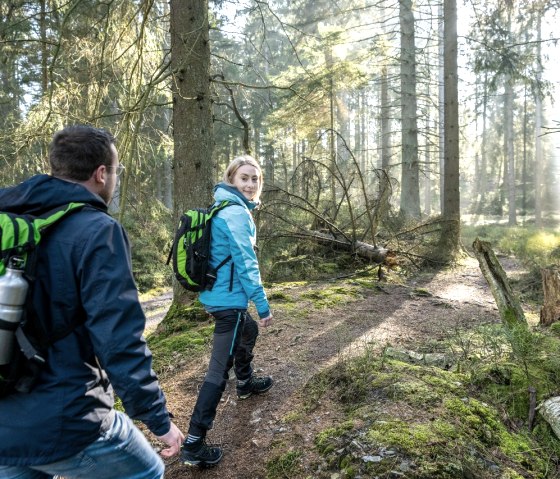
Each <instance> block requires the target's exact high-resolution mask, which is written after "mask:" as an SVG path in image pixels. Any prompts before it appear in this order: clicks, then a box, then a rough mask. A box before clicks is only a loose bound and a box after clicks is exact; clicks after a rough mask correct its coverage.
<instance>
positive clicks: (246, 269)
mask: <svg viewBox="0 0 560 479" xmlns="http://www.w3.org/2000/svg"><path fill="white" fill-rule="evenodd" d="M224 212H226V215H224V218H223V219H222V217H221V216H218V217H217V218H216V220H217V221H216V222H217V223H218V228H219V229H222V230H223V232H224V234H225V235H226V236H227V237H228V239H229V244H230V251H231V257H232V259H233V264H234V267H235V270H236V272H237V275H238V277H239V280H240V281H241V285H242V287H243V290H244V291H245V294H246V295H247V297H248V298H249V299H250V300H251V301H253V303H254V304H255V307H256V308H257V312H258V313H259V317H260V318H266V317H267V316H269V315H270V306H269V305H268V300H267V298H266V293H265V291H264V287H263V285H262V281H261V274H260V271H259V263H258V260H257V255H256V254H255V249H254V245H253V240H254V238H255V235H254V232H253V229H254V223H253V220H252V219H251V217H250V216H249V213H248V212H247V211H245V209H244V208H243V207H235V206H234V207H231V208H227V209H226V210H224Z"/></svg>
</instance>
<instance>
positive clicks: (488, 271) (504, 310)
mask: <svg viewBox="0 0 560 479" xmlns="http://www.w3.org/2000/svg"><path fill="white" fill-rule="evenodd" d="M473 249H474V254H475V256H476V258H477V259H478V263H479V265H480V269H481V271H482V274H483V275H484V278H485V279H486V282H487V283H488V286H490V291H492V295H493V296H494V299H495V300H496V304H497V305H498V311H499V312H500V317H501V318H502V321H503V322H504V323H505V325H506V327H508V328H511V327H513V326H516V325H524V326H526V325H527V320H526V319H525V314H524V313H523V309H522V308H521V305H520V304H519V301H518V300H517V298H516V296H515V295H514V294H513V291H512V289H511V286H510V284H509V281H508V279H507V275H506V272H505V271H504V269H503V268H502V265H501V264H500V262H499V261H498V258H496V255H495V254H494V251H492V248H491V246H490V243H488V242H486V241H480V240H479V239H478V238H477V239H476V240H474V243H473Z"/></svg>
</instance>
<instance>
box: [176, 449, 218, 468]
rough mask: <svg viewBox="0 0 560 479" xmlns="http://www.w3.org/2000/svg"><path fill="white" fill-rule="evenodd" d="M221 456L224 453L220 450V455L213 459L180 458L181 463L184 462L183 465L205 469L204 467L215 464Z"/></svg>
mask: <svg viewBox="0 0 560 479" xmlns="http://www.w3.org/2000/svg"><path fill="white" fill-rule="evenodd" d="M223 457H224V453H223V452H222V453H221V454H220V457H219V458H218V459H214V460H213V461H205V460H198V459H185V458H183V459H181V463H182V464H184V465H185V466H190V467H200V468H201V469H206V468H210V467H215V466H217V465H218V463H219V462H220V461H221V460H222V458H223Z"/></svg>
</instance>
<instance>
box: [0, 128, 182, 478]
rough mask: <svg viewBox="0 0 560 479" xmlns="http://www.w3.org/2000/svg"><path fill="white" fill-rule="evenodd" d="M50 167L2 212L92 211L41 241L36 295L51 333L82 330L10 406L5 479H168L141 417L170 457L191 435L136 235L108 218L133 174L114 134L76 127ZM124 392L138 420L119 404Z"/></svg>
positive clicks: (0, 441) (1, 410)
mask: <svg viewBox="0 0 560 479" xmlns="http://www.w3.org/2000/svg"><path fill="white" fill-rule="evenodd" d="M49 160H50V165H51V170H52V176H49V175H38V176H34V177H33V178H31V179H29V180H27V181H24V182H23V183H21V184H20V185H17V186H15V187H12V188H8V189H4V190H0V210H2V211H11V212H14V213H18V214H21V213H28V214H32V215H39V214H41V213H45V212H48V211H50V210H52V209H53V208H56V207H58V206H61V205H65V204H67V203H70V202H84V203H87V204H88V205H91V206H86V207H85V208H83V209H81V210H80V211H78V212H76V213H73V214H71V215H69V216H68V217H66V218H64V219H63V220H62V221H61V222H60V223H58V224H57V225H56V226H54V227H53V228H52V229H51V230H50V231H49V232H48V233H47V234H46V236H45V237H44V238H43V239H42V240H41V244H40V246H39V254H38V260H37V266H36V281H35V284H34V287H33V295H32V303H33V307H34V309H35V311H36V314H37V316H38V319H39V320H40V321H41V322H42V324H43V325H44V326H45V329H46V330H47V331H61V330H64V329H65V328H66V329H68V328H69V325H73V324H77V326H75V327H73V328H72V327H70V329H71V332H70V333H69V334H67V335H66V336H64V337H63V338H62V339H60V340H58V341H56V342H55V343H54V344H53V345H52V347H50V348H49V349H48V351H47V357H46V367H45V368H44V370H43V371H42V372H41V374H40V376H39V379H38V382H37V384H36V385H35V387H34V388H33V389H32V391H31V392H30V393H27V394H23V393H14V394H11V395H9V396H7V397H5V398H3V399H0V479H7V478H14V479H15V478H18V479H39V478H52V477H53V476H56V475H59V476H62V477H64V478H65V479H71V478H74V477H80V478H92V479H113V478H114V479H127V478H129V479H132V478H134V479H156V478H158V479H159V478H161V477H163V471H164V465H163V462H162V460H161V458H160V457H159V456H158V455H157V454H156V452H155V451H154V450H153V449H152V447H151V446H150V444H149V443H148V441H147V440H146V438H145V437H144V436H143V435H142V433H141V432H140V431H139V430H138V429H137V428H136V426H134V424H133V423H132V421H131V419H130V418H133V419H137V420H140V421H142V422H143V423H144V424H145V425H146V426H147V428H148V429H149V430H150V431H151V432H152V433H154V434H155V435H156V436H157V437H158V438H159V439H160V440H161V441H163V442H164V443H165V444H166V445H167V446H168V447H167V448H166V449H164V450H163V451H162V452H161V455H162V456H164V457H171V456H173V455H175V454H177V453H178V452H179V451H180V446H181V443H182V441H183V439H184V436H183V434H182V433H181V431H180V430H179V429H178V428H177V426H175V424H174V423H173V422H171V420H170V417H169V412H168V411H167V409H166V406H165V397H164V395H163V393H162V391H161V389H160V387H159V385H158V381H157V378H156V376H155V373H154V372H153V370H152V357H151V353H150V351H149V349H148V347H147V345H146V343H145V341H144V338H143V331H144V326H145V317H144V314H143V312H142V309H141V306H140V304H139V302H138V294H137V290H136V286H135V283H134V280H133V276H132V271H131V260H130V249H129V244H128V240H127V237H126V234H125V232H124V230H123V228H122V227H121V226H120V225H119V224H118V223H117V222H116V221H115V220H114V219H113V218H111V217H110V216H109V215H108V214H107V213H106V211H107V204H108V203H109V202H110V201H111V198H112V196H113V192H114V189H115V185H116V182H117V175H118V174H119V172H120V171H122V166H121V165H120V164H119V160H118V154H117V150H116V148H115V145H114V138H113V137H112V136H111V135H110V134H109V133H107V132H106V131H104V130H100V129H96V128H92V127H89V126H71V127H67V128H65V129H63V130H62V131H59V132H58V133H56V134H55V136H54V139H53V141H52V144H51V147H50V154H49ZM113 388H114V390H115V391H116V393H117V394H118V396H119V398H120V399H121V400H122V404H123V406H124V409H125V410H126V412H127V414H128V416H127V415H125V414H123V413H121V412H117V411H115V409H114V408H113V406H114V399H113ZM129 416H130V417H129Z"/></svg>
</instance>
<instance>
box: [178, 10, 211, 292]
mask: <svg viewBox="0 0 560 479" xmlns="http://www.w3.org/2000/svg"><path fill="white" fill-rule="evenodd" d="M170 5H171V10H170V13H171V69H172V73H173V79H172V82H171V84H172V89H173V90H172V91H173V140H174V158H173V171H174V178H173V187H174V192H175V195H174V202H173V213H174V217H175V219H176V220H177V221H178V218H179V216H180V214H181V213H183V211H185V210H186V209H189V208H192V207H196V206H206V205H207V204H209V203H210V202H211V194H212V188H213V184H214V180H215V173H216V171H215V164H214V161H213V158H212V152H213V148H214V137H213V126H212V112H211V101H210V100H211V98H210V75H209V68H210V42H209V38H208V33H209V26H208V0H190V1H189V2H183V1H182V0H171V3H170ZM189 297H190V296H187V294H186V292H185V291H183V290H182V289H181V288H180V286H179V285H178V283H176V284H175V287H174V302H176V303H177V302H179V303H182V302H185V301H186V300H187V299H188V298H189Z"/></svg>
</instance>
